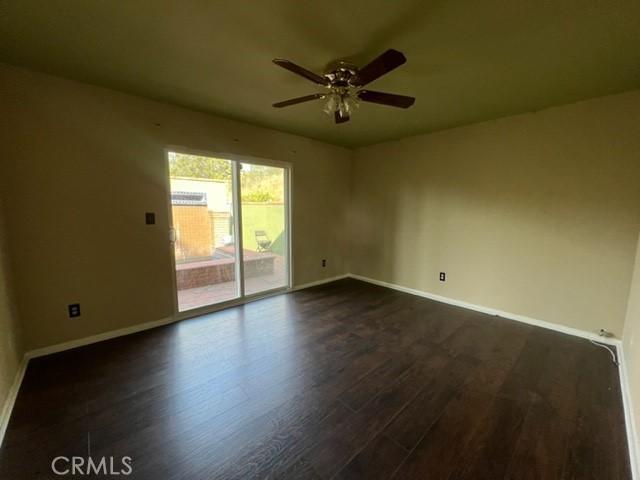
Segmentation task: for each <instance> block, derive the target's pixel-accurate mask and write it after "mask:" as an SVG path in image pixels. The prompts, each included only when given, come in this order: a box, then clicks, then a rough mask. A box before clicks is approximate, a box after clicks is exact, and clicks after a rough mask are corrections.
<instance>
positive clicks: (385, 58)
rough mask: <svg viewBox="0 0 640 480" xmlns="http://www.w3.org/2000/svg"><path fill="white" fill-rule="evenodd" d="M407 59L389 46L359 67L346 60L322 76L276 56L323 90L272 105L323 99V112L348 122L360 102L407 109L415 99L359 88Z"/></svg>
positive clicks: (284, 66) (289, 68) (287, 104)
mask: <svg viewBox="0 0 640 480" xmlns="http://www.w3.org/2000/svg"><path fill="white" fill-rule="evenodd" d="M406 61H407V59H406V57H405V56H404V55H403V54H402V53H401V52H399V51H397V50H393V49H389V50H387V51H386V52H384V53H383V54H382V55H380V56H379V57H377V58H376V59H375V60H373V61H371V62H370V63H369V64H367V65H366V66H364V67H362V68H358V67H356V66H355V65H351V64H349V63H345V62H340V63H338V65H337V66H336V67H335V68H334V69H332V70H331V71H329V72H327V73H325V74H324V75H317V74H315V73H313V72H310V71H309V70H307V69H305V68H302V67H301V66H299V65H296V64H295V63H293V62H290V61H289V60H283V59H281V58H276V59H274V60H273V63H275V64H276V65H279V66H280V67H282V68H285V69H287V70H289V71H290V72H293V73H295V74H297V75H300V76H301V77H304V78H306V79H307V80H311V81H312V82H314V83H316V84H318V85H320V86H323V87H325V88H326V89H328V90H329V91H328V92H326V93H314V94H312V95H305V96H304V97H297V98H292V99H290V100H285V101H284V102H278V103H274V104H273V106H274V107H276V108H282V107H288V106H289V105H296V104H298V103H303V102H309V101H311V100H320V99H325V98H326V99H327V102H326V103H325V106H324V111H325V112H326V113H327V114H329V115H333V117H334V119H335V122H336V123H344V122H348V121H349V118H350V117H351V113H353V111H354V109H355V108H357V107H358V106H359V103H360V102H370V103H379V104H381V105H389V106H392V107H398V108H409V107H410V106H411V105H413V103H414V102H415V101H416V99H415V98H413V97H407V96H405V95H396V94H393V93H384V92H376V91H373V90H362V89H361V88H362V87H364V86H365V85H367V84H369V83H371V82H373V81H374V80H376V79H378V78H380V77H381V76H383V75H385V74H387V73H389V72H390V71H392V70H394V69H396V68H398V67H399V66H400V65H402V64H403V63H405V62H406Z"/></svg>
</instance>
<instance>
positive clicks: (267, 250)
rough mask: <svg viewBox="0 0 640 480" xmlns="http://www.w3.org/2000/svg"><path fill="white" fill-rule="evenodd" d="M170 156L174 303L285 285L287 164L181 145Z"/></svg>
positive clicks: (207, 302)
mask: <svg viewBox="0 0 640 480" xmlns="http://www.w3.org/2000/svg"><path fill="white" fill-rule="evenodd" d="M168 161H169V177H170V186H171V214H172V229H173V253H174V258H175V270H176V290H177V300H178V311H179V312H184V311H187V310H193V309H199V308H206V307H208V306H211V305H215V304H220V303H224V302H228V301H231V300H236V299H238V298H241V297H243V296H250V295H254V294H259V293H264V292H266V291H270V290H274V289H278V288H285V287H287V286H288V284H289V274H288V269H289V266H288V230H287V215H288V213H287V193H288V188H287V187H288V170H287V169H286V168H282V167H271V166H265V165H261V164H254V163H239V162H236V161H234V160H228V159H224V158H216V157H212V156H203V155H194V154H188V153H180V152H169V154H168ZM240 199H241V201H240ZM240 219H241V221H240ZM236 230H237V231H238V232H240V233H239V234H238V235H236ZM240 245H242V254H239V253H240V251H241V250H240V249H241V247H240Z"/></svg>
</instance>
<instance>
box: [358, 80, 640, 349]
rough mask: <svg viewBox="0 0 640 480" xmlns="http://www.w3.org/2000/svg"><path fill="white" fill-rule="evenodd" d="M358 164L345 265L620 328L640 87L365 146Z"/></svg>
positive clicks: (637, 183) (570, 322) (636, 193)
mask: <svg viewBox="0 0 640 480" xmlns="http://www.w3.org/2000/svg"><path fill="white" fill-rule="evenodd" d="M352 176H353V177H352V184H353V185H352V196H353V200H352V211H351V228H352V248H351V255H350V270H351V272H353V273H356V274H360V275H364V276H368V277H372V278H375V279H379V280H383V281H387V282H392V283H396V284H399V285H403V286H406V287H411V288H415V289H419V290H423V291H427V292H431V293H434V294H439V295H443V296H446V297H450V298H454V299H458V300H463V301H466V302H469V303H473V304H478V305H483V306H486V307H491V308H495V309H499V310H503V311H507V312H510V313H515V314H520V315H525V316H529V317H533V318H536V319H540V320H545V321H549V322H554V323H558V324H562V325H566V326H569V327H574V328H578V329H581V330H587V331H592V330H595V329H598V328H600V327H603V328H606V329H608V330H610V331H612V332H613V333H614V334H615V335H617V336H618V337H619V336H620V335H621V334H622V327H623V323H624V318H625V310H626V303H627V296H628V293H629V285H630V280H631V274H632V270H633V261H634V260H633V259H634V255H635V250H636V241H637V238H638V231H639V229H640V91H635V92H631V93H627V94H622V95H617V96H611V97H604V98H600V99H596V100H591V101H585V102H581V103H577V104H572V105H566V106H562V107H557V108H552V109H548V110H544V111H541V112H537V113H533V114H526V115H519V116H515V117H509V118H504V119H500V120H496V121H491V122H486V123H481V124H476V125H472V126H469V127H462V128H457V129H453V130H448V131H444V132H440V133H436V134H432V135H422V136H417V137H412V138H408V139H405V140H401V141H396V142H388V143H383V144H379V145H374V146H371V147H366V148H362V149H359V150H357V151H356V152H355V157H354V165H353V169H352ZM440 271H445V272H447V281H446V283H441V282H439V281H438V272H440Z"/></svg>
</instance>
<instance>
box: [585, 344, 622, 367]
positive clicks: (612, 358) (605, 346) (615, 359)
mask: <svg viewBox="0 0 640 480" xmlns="http://www.w3.org/2000/svg"><path fill="white" fill-rule="evenodd" d="M589 341H590V342H591V343H593V344H594V345H595V346H596V347H601V348H604V349H606V350H608V351H609V353H610V354H611V360H612V361H613V364H614V365H615V366H616V367H617V366H618V359H617V357H616V354H615V352H614V351H613V349H612V348H609V347H608V346H607V345H604V344H602V343H598V342H596V341H594V340H591V339H589Z"/></svg>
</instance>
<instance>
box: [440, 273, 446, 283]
mask: <svg viewBox="0 0 640 480" xmlns="http://www.w3.org/2000/svg"><path fill="white" fill-rule="evenodd" d="M446 280H447V274H446V273H445V272H440V281H441V282H445V281H446Z"/></svg>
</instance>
